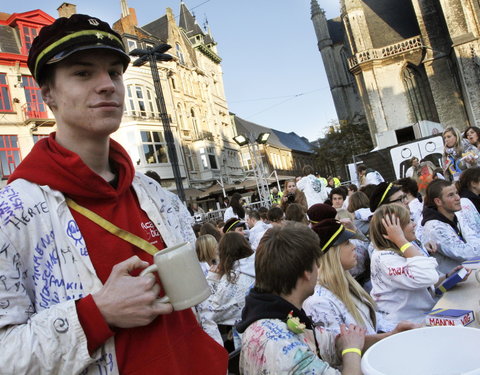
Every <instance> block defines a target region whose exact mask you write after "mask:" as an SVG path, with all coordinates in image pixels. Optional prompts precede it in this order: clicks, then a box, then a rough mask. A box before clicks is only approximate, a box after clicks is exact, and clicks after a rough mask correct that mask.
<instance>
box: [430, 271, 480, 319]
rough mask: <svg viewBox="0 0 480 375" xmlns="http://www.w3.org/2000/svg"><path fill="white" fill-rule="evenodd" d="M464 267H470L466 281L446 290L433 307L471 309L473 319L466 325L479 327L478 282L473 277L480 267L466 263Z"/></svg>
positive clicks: (479, 291) (479, 298)
mask: <svg viewBox="0 0 480 375" xmlns="http://www.w3.org/2000/svg"><path fill="white" fill-rule="evenodd" d="M466 267H467V268H470V269H472V274H471V275H470V276H469V277H468V279H467V280H466V281H464V282H462V283H459V284H457V285H455V287H453V288H452V289H450V290H447V292H446V293H444V294H443V296H442V297H441V298H440V300H439V301H438V302H437V304H436V305H435V307H434V308H435V309H440V308H441V309H461V310H473V312H474V313H475V321H474V322H472V323H470V324H469V325H468V327H472V328H480V283H478V281H477V279H476V277H475V271H476V270H479V269H480V265H479V264H475V265H466Z"/></svg>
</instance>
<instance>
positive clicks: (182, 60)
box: [175, 43, 185, 65]
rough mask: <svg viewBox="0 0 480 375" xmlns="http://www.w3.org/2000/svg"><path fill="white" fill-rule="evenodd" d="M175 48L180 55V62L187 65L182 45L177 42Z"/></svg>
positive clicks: (178, 55)
mask: <svg viewBox="0 0 480 375" xmlns="http://www.w3.org/2000/svg"><path fill="white" fill-rule="evenodd" d="M175 49H176V51H175V53H176V55H177V57H178V62H179V63H180V64H182V65H185V59H184V58H183V52H182V47H180V44H178V43H176V44H175Z"/></svg>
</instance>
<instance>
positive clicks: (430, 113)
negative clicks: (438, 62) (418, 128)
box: [402, 64, 438, 122]
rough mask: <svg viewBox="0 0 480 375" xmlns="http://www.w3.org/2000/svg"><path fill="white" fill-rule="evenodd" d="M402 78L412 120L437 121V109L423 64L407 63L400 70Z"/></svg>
mask: <svg viewBox="0 0 480 375" xmlns="http://www.w3.org/2000/svg"><path fill="white" fill-rule="evenodd" d="M402 80H403V84H404V86H405V94H406V95H407V98H408V103H409V106H410V111H411V113H412V115H413V117H414V121H415V122H418V121H421V120H430V121H437V122H438V114H437V109H436V107H435V103H434V101H433V96H432V92H431V90H430V84H429V83H428V79H427V75H426V74H425V70H424V68H423V66H417V67H416V66H414V65H412V64H407V65H406V66H405V68H404V69H403V72H402Z"/></svg>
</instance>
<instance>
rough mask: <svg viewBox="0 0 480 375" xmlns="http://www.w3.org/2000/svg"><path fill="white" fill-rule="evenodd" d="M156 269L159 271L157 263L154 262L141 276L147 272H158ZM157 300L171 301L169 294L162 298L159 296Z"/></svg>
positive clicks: (162, 301)
mask: <svg viewBox="0 0 480 375" xmlns="http://www.w3.org/2000/svg"><path fill="white" fill-rule="evenodd" d="M156 271H158V267H157V265H156V264H152V265H150V266H148V267H147V268H145V269H144V270H143V271H142V272H141V273H140V276H145V275H146V274H147V273H152V272H156ZM157 300H158V301H159V302H161V303H169V302H170V298H168V296H163V297H162V298H157Z"/></svg>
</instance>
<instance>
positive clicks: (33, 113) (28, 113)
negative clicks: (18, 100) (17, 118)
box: [22, 103, 50, 123]
mask: <svg viewBox="0 0 480 375" xmlns="http://www.w3.org/2000/svg"><path fill="white" fill-rule="evenodd" d="M22 112H23V120H24V122H26V123H27V122H35V121H37V120H47V119H50V118H49V115H48V110H47V105H46V104H45V103H25V104H24V105H22Z"/></svg>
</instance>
